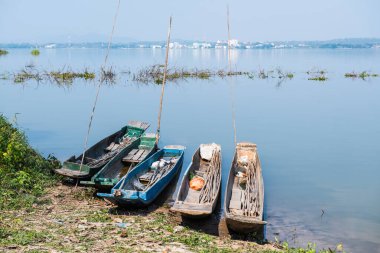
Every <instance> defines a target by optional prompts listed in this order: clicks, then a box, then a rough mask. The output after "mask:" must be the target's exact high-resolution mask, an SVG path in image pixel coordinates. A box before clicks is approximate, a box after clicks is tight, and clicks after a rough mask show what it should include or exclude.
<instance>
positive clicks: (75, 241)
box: [0, 115, 343, 253]
mask: <svg viewBox="0 0 380 253" xmlns="http://www.w3.org/2000/svg"><path fill="white" fill-rule="evenodd" d="M0 130H1V135H0V151H1V152H0V180H1V181H0V183H1V185H2V187H1V189H0V193H1V194H0V198H1V199H0V211H1V212H0V251H2V250H4V251H7V252H20V251H22V252H50V251H52V250H54V251H56V250H58V251H78V252H85V251H87V252H88V251H92V252H94V251H107V252H147V251H150V250H155V251H156V252H224V253H227V252H234V253H235V252H247V251H249V252H258V253H275V252H284V253H316V252H317V249H316V246H315V244H308V245H307V246H306V248H292V247H289V245H288V244H287V243H286V242H284V243H279V242H271V243H270V242H256V241H250V240H241V239H239V238H238V239H231V238H229V237H223V238H221V237H218V236H217V235H213V234H210V233H206V232H204V231H202V230H201V229H196V228H193V227H191V226H188V225H185V224H184V222H183V221H182V220H181V218H180V216H179V215H176V214H175V213H171V212H170V211H169V208H168V206H167V204H159V205H153V206H151V207H149V208H145V209H133V210H123V209H120V208H117V207H115V206H112V205H110V204H109V203H107V202H105V201H103V200H101V199H99V198H97V197H96V193H95V190H94V189H92V188H86V187H72V185H71V186H70V185H69V186H68V185H67V183H64V182H65V181H63V180H62V178H60V177H57V176H56V175H55V174H53V172H52V170H53V169H54V168H58V167H59V166H60V162H59V161H57V160H56V159H55V158H54V157H53V156H49V157H48V158H47V159H46V158H44V157H42V156H41V155H40V154H39V153H38V152H37V151H35V150H34V149H33V148H32V147H31V146H30V145H29V143H28V141H27V139H26V136H25V135H24V133H23V132H22V131H20V130H19V129H18V128H17V126H15V124H12V123H10V122H9V120H8V119H6V118H5V117H4V116H2V115H0ZM62 182H63V183H62ZM319 252H321V253H330V252H343V246H342V245H341V244H338V245H337V246H336V247H335V248H334V249H327V250H320V251H319Z"/></svg>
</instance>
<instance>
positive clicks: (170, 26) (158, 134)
mask: <svg viewBox="0 0 380 253" xmlns="http://www.w3.org/2000/svg"><path fill="white" fill-rule="evenodd" d="M171 29H172V17H171V16H170V19H169V29H168V39H167V43H166V56H165V67H164V76H163V78H162V87H161V97H160V110H159V111H158V123H157V133H156V145H157V144H158V140H159V139H160V128H161V113H162V101H163V99H164V93H165V82H166V71H167V69H168V61H169V44H170V32H171Z"/></svg>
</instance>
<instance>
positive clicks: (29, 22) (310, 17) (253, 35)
mask: <svg viewBox="0 0 380 253" xmlns="http://www.w3.org/2000/svg"><path fill="white" fill-rule="evenodd" d="M227 3H229V6H230V16H231V34H232V37H233V38H237V39H239V40H243V41H272V40H328V39H335V38H360V37H366V38H374V37H376V38H380V27H379V24H380V15H379V14H378V12H379V10H380V1H379V0H361V1H358V0H319V1H310V0H288V1H279V0H277V1H274V0H265V1H257V0H251V1H248V0H234V1H224V0H221V1H217V0H193V1H178V0H177V1H175V0H161V1H146V0H139V1H136V0H135V1H131V0H121V7H120V11H119V17H118V20H117V26H116V32H115V38H116V41H126V40H128V39H135V40H164V39H165V36H166V31H167V23H168V17H169V15H173V33H172V36H173V38H175V39H188V40H218V39H221V40H223V39H226V36H227V35H226V33H227V32H226V5H227ZM116 6H117V0H65V1H53V0H33V1H31V0H17V1H15V0H0V10H1V15H0V43H8V42H31V43H38V42H67V41H68V40H69V38H70V40H71V41H72V42H77V41H100V40H102V41H107V38H108V37H109V34H110V31H111V27H112V21H113V16H114V13H115V10H116Z"/></svg>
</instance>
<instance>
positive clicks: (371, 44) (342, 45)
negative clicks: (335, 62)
mask: <svg viewBox="0 0 380 253" xmlns="http://www.w3.org/2000/svg"><path fill="white" fill-rule="evenodd" d="M107 45H108V44H107V43H106V42H82V43H72V42H56V43H55V42H54V43H53V42H52V43H28V42H27V43H0V48H5V49H17V48H28V49H29V48H46V49H58V48H83V49H86V48H99V49H102V48H107ZM227 45H228V43H227V41H220V40H218V41H188V40H174V41H173V42H172V43H170V48H172V49H227ZM230 45H231V47H232V48H235V49H244V50H246V49H248V50H249V49H368V48H380V39H338V40H328V41H268V42H242V41H239V40H236V39H233V40H230ZM165 47H166V46H165V41H135V42H126V43H112V45H111V48H113V49H133V48H151V49H162V48H165Z"/></svg>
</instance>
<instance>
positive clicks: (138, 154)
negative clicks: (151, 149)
mask: <svg viewBox="0 0 380 253" xmlns="http://www.w3.org/2000/svg"><path fill="white" fill-rule="evenodd" d="M143 153H144V150H143V149H139V151H137V153H136V154H135V155H134V156H133V157H132V160H135V161H138V160H139V158H140V157H141V155H142V154H143Z"/></svg>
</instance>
